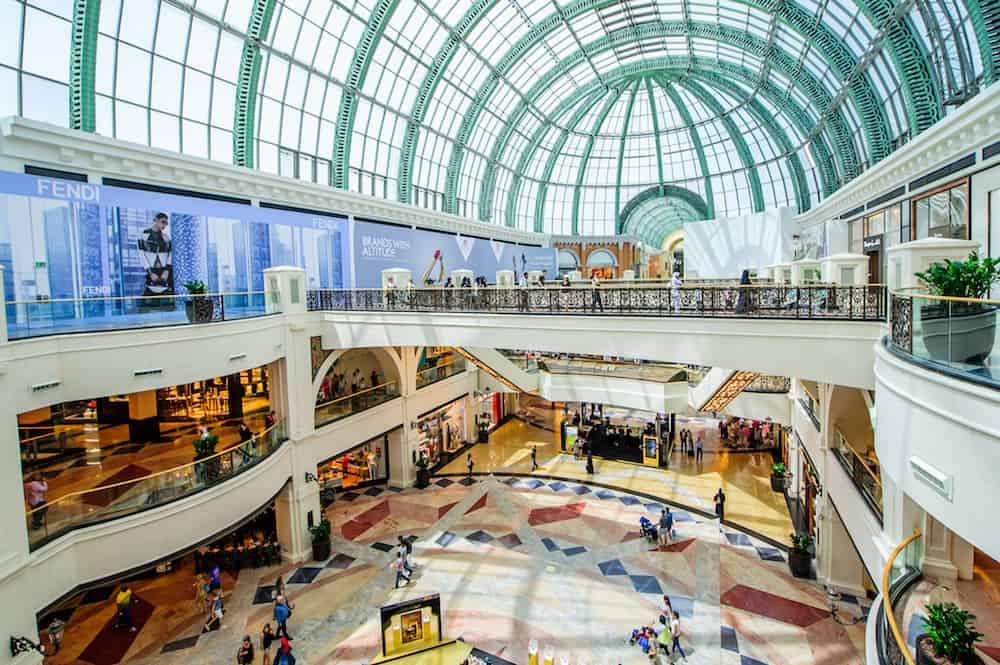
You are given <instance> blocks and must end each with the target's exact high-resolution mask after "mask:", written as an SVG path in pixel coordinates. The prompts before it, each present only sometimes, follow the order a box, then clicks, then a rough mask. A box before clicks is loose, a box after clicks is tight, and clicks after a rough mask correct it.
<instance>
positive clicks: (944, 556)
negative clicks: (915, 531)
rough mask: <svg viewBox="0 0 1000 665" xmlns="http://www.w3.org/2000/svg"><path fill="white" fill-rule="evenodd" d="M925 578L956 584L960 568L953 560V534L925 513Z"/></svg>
mask: <svg viewBox="0 0 1000 665" xmlns="http://www.w3.org/2000/svg"><path fill="white" fill-rule="evenodd" d="M922 530H923V533H924V565H923V571H924V576H925V577H929V578H931V579H933V580H937V581H938V582H954V581H955V580H957V579H958V568H957V567H956V566H955V564H954V563H953V562H952V560H951V545H952V533H951V530H950V529H949V528H948V527H946V526H945V525H943V524H941V523H940V522H938V521H937V520H936V519H934V518H933V517H932V516H931V515H929V514H927V513H924V527H923V529H922Z"/></svg>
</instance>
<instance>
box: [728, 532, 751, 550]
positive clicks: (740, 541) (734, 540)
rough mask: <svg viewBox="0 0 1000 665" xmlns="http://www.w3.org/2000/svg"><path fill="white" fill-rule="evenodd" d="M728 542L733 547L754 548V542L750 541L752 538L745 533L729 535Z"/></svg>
mask: <svg viewBox="0 0 1000 665" xmlns="http://www.w3.org/2000/svg"><path fill="white" fill-rule="evenodd" d="M726 540H728V541H729V543H730V544H731V545H741V546H743V547H752V546H753V542H751V541H750V537H749V536H747V535H746V534H745V533H727V534H726Z"/></svg>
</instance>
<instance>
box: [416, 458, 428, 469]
mask: <svg viewBox="0 0 1000 665" xmlns="http://www.w3.org/2000/svg"><path fill="white" fill-rule="evenodd" d="M417 468H418V469H426V468H427V458H426V457H424V456H423V455H421V456H420V457H418V458H417Z"/></svg>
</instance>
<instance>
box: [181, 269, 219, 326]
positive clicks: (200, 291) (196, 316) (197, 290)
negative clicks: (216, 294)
mask: <svg viewBox="0 0 1000 665" xmlns="http://www.w3.org/2000/svg"><path fill="white" fill-rule="evenodd" d="M184 288H185V289H187V291H188V293H190V294H191V297H190V298H189V299H188V301H187V302H185V303H184V313H185V314H187V320H188V323H206V322H208V321H211V320H212V315H213V314H214V313H215V302H214V301H213V300H212V299H211V298H209V297H208V296H207V295H205V294H206V293H207V292H208V287H207V286H206V285H205V282H203V281H201V280H199V279H196V280H192V281H190V282H184Z"/></svg>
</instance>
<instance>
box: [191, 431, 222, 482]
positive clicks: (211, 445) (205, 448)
mask: <svg viewBox="0 0 1000 665" xmlns="http://www.w3.org/2000/svg"><path fill="white" fill-rule="evenodd" d="M217 445H219V435H218V434H208V435H206V436H199V437H198V438H197V439H195V440H194V461H195V462H201V463H200V464H198V465H197V466H196V467H195V469H196V472H197V474H198V476H199V478H200V480H201V481H202V482H204V483H211V482H213V481H215V480H216V479H217V478H218V477H219V458H218V457H215V456H214V455H215V447H216V446H217Z"/></svg>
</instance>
